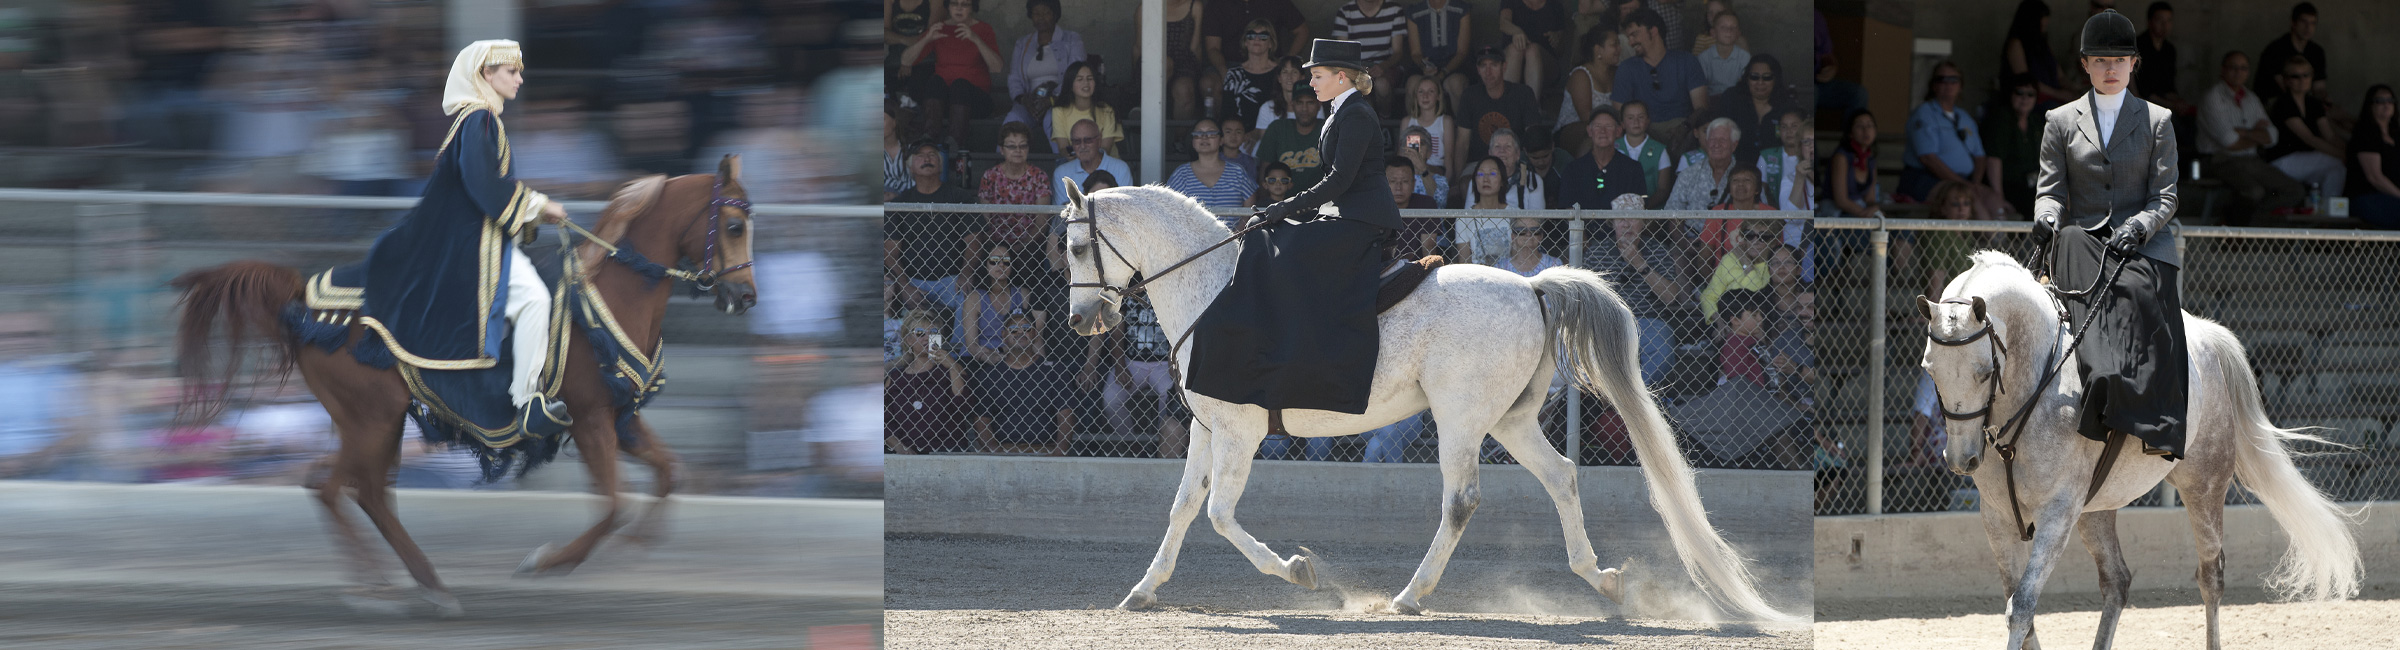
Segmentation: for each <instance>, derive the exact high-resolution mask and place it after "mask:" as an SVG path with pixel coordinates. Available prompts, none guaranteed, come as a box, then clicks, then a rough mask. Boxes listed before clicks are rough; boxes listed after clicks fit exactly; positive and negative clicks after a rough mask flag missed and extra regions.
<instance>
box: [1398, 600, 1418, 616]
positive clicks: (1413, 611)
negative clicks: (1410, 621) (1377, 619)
mask: <svg viewBox="0 0 2400 650" xmlns="http://www.w3.org/2000/svg"><path fill="white" fill-rule="evenodd" d="M1392 611H1395V612H1399V613H1402V614H1407V615H1409V616H1424V615H1425V608H1424V607H1423V606H1420V605H1418V604H1416V603H1412V602H1408V601H1406V600H1401V599H1398V598H1394V599H1392Z"/></svg>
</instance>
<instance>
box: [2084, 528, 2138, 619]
mask: <svg viewBox="0 0 2400 650" xmlns="http://www.w3.org/2000/svg"><path fill="white" fill-rule="evenodd" d="M2076 529H2077V531H2078V532H2081V533H2082V535H2083V547H2084V548H2085V549H2086V550H2089V551H2091V552H2092V561H2093V562H2094V563H2097V564H2099V565H2100V630H2099V632H2098V633H2097V634H2095V635H2093V638H2092V650H2108V646H2109V644H2111V643H2112V642H2114V641H2115V640H2116V638H2117V617H2118V615H2120V614H2123V613H2124V612H2125V599H2126V598H2127V597H2128V596H2130V595H2131V594H2132V592H2133V570H2132V569H2130V568H2127V567H2126V566H2125V549H2124V548H2123V547H2120V546H2118V545H2117V511H2115V510H2101V511H2098V512H2087V513H2084V515H2083V522H2082V523H2080V524H2076Z"/></svg>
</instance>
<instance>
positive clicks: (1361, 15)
mask: <svg viewBox="0 0 2400 650" xmlns="http://www.w3.org/2000/svg"><path fill="white" fill-rule="evenodd" d="M1407 35H1408V18H1407V17H1406V16H1403V15H1401V13H1400V7H1399V6H1397V5H1394V4H1392V3H1391V2H1389V1H1387V0H1351V1H1350V2H1348V3H1346V4H1343V5H1342V8H1341V9H1340V10H1338V11H1336V12H1334V14H1333V39H1334V40H1337V41H1357V42H1358V58H1359V60H1360V61H1362V62H1364V63H1366V64H1367V74H1369V75H1372V76H1374V77H1375V78H1376V79H1381V80H1383V81H1384V83H1387V84H1388V83H1394V82H1398V81H1401V79H1400V75H1399V66H1400V62H1401V57H1399V56H1396V55H1397V54H1399V45H1400V44H1401V43H1402V42H1403V40H1404V37H1406V36H1407ZM1407 96H1408V93H1404V92H1399V93H1375V94H1372V95H1369V99H1372V100H1374V101H1375V103H1376V107H1375V110H1376V111H1377V112H1379V113H1382V114H1386V115H1395V114H1398V112H1399V111H1400V108H1401V101H1400V100H1401V99H1403V98H1405V97H1407Z"/></svg>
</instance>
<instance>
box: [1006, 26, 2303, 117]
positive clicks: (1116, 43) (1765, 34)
mask: <svg viewBox="0 0 2400 650" xmlns="http://www.w3.org/2000/svg"><path fill="white" fill-rule="evenodd" d="M1219 1H1229V0H1219ZM1231 1H1238V0H1231ZM1392 1H1396V2H1398V4H1399V5H1400V6H1402V7H1409V6H1414V5H1417V4H1421V3H1422V2H1423V0H1392ZM1451 1H1452V2H1454V3H1463V4H1464V5H1465V6H1468V7H1470V8H1471V10H1472V13H1471V14H1470V15H1472V16H1473V17H1474V22H1475V41H1474V42H1475V43H1479V44H1481V43H1492V44H1498V43H1500V42H1501V40H1500V38H1501V36H1502V35H1501V33H1500V28H1499V24H1500V2H1499V0H1451ZM1552 1H1553V2H1559V3H1562V6H1564V7H1566V8H1567V9H1568V13H1570V14H1572V13H1574V9H1575V7H1576V5H1577V4H1578V3H1577V2H1575V0H1552ZM1291 2H1292V4H1293V5H1294V6H1297V7H1299V8H1300V14H1301V15H1303V16H1307V17H1308V29H1309V33H1310V34H1312V38H1325V37H1326V36H1327V35H1329V34H1331V33H1332V32H1333V16H1334V13H1335V12H1336V11H1337V10H1338V9H1340V8H1341V6H1342V5H1344V4H1348V3H1349V2H1350V0H1291ZM1140 4H1141V3H1140V2H1139V0H1061V2H1060V6H1061V7H1062V8H1063V9H1064V11H1063V12H1062V13H1064V14H1065V15H1064V16H1062V17H1061V18H1060V19H1059V25H1060V26H1061V27H1064V28H1066V29H1069V30H1073V31H1074V32H1076V33H1078V34H1081V35H1083V42H1084V47H1085V49H1086V50H1088V51H1090V52H1091V53H1093V54H1098V55H1100V56H1102V57H1104V58H1106V59H1107V60H1108V62H1109V67H1108V69H1109V72H1110V78H1111V79H1114V80H1116V81H1120V82H1126V81H1131V80H1132V79H1133V78H1134V77H1133V75H1135V74H1137V69H1136V68H1134V67H1133V52H1134V37H1135V35H1136V31H1137V30H1136V29H1135V22H1134V13H1135V10H1136V9H1137V8H1138V7H1140ZM1682 6H1684V7H1688V8H1689V9H1688V11H1690V12H1691V19H1692V22H1693V23H1695V24H1697V23H1698V22H1699V21H1700V15H1701V12H1702V11H1703V10H1704V8H1703V7H1702V0H1682ZM982 7H983V10H982V11H981V12H978V13H977V14H976V16H975V17H976V18H977V19H980V20H983V21H986V22H989V23H991V24H992V29H993V30H995V31H996V32H997V33H998V34H999V35H1000V41H1001V52H1000V54H1001V58H1002V59H1003V63H1004V64H1005V63H1006V59H1007V57H1008V53H1009V51H1010V48H1012V47H1014V46H1015V44H1016V42H1017V39H1018V38H1019V37H1023V36H1024V35H1026V34H1027V33H1030V32H1032V31H1033V23H1032V21H1030V20H1027V19H1026V18H1025V3H1024V2H1023V1H1022V0H986V1H985V2H984V3H983V4H982ZM1734 11H1735V13H1737V14H1740V15H1741V16H1742V33H1743V35H1744V36H1746V37H1748V38H1749V39H1750V44H1751V45H1752V46H1754V47H1755V48H1756V50H1755V51H1758V52H1767V53H1772V54H1774V55H1775V58H1776V59H1779V60H1781V61H1783V65H1784V74H1785V76H1787V77H1791V78H1792V82H1793V83H1797V82H1798V81H1799V80H1801V79H1805V78H1806V75H1807V74H1808V68H1809V67H1810V64H1807V63H1799V64H1797V65H1795V62H1806V61H1808V60H1809V50H1810V47H1811V43H1810V41H1811V40H1812V39H1813V38H1814V36H1812V35H1811V29H1812V27H1811V25H1812V22H1811V20H1812V19H1811V18H1810V14H1809V3H1807V2H1803V1H1801V0H1736V1H1735V3H1734ZM1577 35H1578V36H1580V32H1577ZM1570 42H1571V41H1570ZM2262 42H2263V41H2262ZM1302 52H1306V49H1305V48H1304V49H1303V50H1302ZM1203 56H1205V53H1203ZM1203 60H1205V59H1203ZM1570 67H1572V66H1562V67H1560V68H1559V69H1558V72H1559V73H1562V74H1563V73H1564V72H1566V70H1567V69H1568V68H1570ZM1543 108H1544V110H1556V109H1557V107H1556V106H1545V107H1543Z"/></svg>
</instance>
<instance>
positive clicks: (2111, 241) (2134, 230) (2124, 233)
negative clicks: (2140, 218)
mask: <svg viewBox="0 0 2400 650" xmlns="http://www.w3.org/2000/svg"><path fill="white" fill-rule="evenodd" d="M2149 239H2150V233H2148V232H2144V231H2143V230H2142V224H2141V223H2140V222H2136V221H2127V222H2125V223H2124V224H2123V225H2119V226H2117V231H2116V233H2114V234H2111V235H2110V236H2109V238H2108V249H2109V250H2113V251H2116V252H2117V254H2118V255H2124V256H2127V257H2132V256H2134V255H2139V254H2141V252H2142V242H2145V241H2149Z"/></svg>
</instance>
